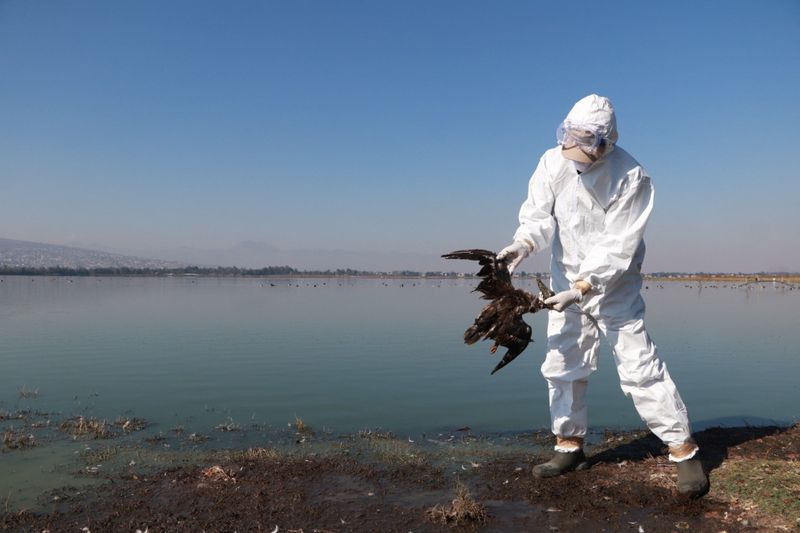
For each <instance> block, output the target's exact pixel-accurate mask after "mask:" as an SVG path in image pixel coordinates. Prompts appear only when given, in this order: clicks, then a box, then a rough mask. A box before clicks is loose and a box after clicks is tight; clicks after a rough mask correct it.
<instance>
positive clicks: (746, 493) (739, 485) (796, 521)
mask: <svg viewBox="0 0 800 533" xmlns="http://www.w3.org/2000/svg"><path fill="white" fill-rule="evenodd" d="M711 487H712V489H716V490H718V491H721V492H723V493H724V494H725V495H726V496H728V497H731V498H738V499H740V500H746V501H748V502H750V503H751V504H753V505H754V506H755V507H756V508H758V509H759V510H760V511H762V512H764V513H768V514H770V515H773V516H779V517H781V518H782V519H784V520H786V521H788V522H789V524H790V527H797V526H800V461H796V460H794V461H780V460H768V459H728V460H727V461H726V462H725V463H724V464H723V465H722V466H721V467H720V468H718V469H716V470H714V471H713V472H712V474H711Z"/></svg>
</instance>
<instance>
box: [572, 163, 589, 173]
mask: <svg viewBox="0 0 800 533" xmlns="http://www.w3.org/2000/svg"><path fill="white" fill-rule="evenodd" d="M572 164H573V165H575V170H577V171H578V172H586V170H587V169H588V168H589V167H590V166H592V164H591V163H581V162H580V161H573V162H572Z"/></svg>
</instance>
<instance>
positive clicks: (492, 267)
mask: <svg viewBox="0 0 800 533" xmlns="http://www.w3.org/2000/svg"><path fill="white" fill-rule="evenodd" d="M442 257H444V258H445V259H467V260H471V261H477V262H478V264H480V265H481V269H480V270H479V271H478V273H477V276H478V277H480V278H481V281H480V283H478V286H477V287H476V288H475V289H474V290H475V291H477V292H480V293H482V296H481V298H483V299H486V300H491V302H489V303H488V304H486V306H485V307H484V308H483V309H482V310H481V313H480V314H479V315H478V317H477V318H476V319H475V322H474V323H473V324H472V325H471V326H470V327H469V328H468V329H467V331H465V332H464V342H465V343H466V344H474V343H476V342H478V341H479V340H484V339H492V340H493V341H495V344H494V345H493V347H492V352H494V351H495V349H496V348H497V346H503V347H505V348H508V351H507V352H506V353H505V355H504V356H503V358H502V359H501V360H500V362H499V363H497V366H496V367H495V368H494V370H492V374H494V373H495V372H497V371H498V370H500V369H501V368H503V367H504V366H506V365H507V364H508V363H510V362H511V361H513V360H514V359H515V358H516V357H517V356H518V355H519V354H521V353H522V352H523V351H524V350H525V348H527V346H528V343H530V341H531V328H530V326H529V325H528V324H526V323H525V321H524V320H522V315H523V314H525V313H535V312H536V311H538V310H540V309H545V308H547V307H548V306H546V305H544V303H543V298H546V297H549V296H551V295H552V291H550V289H548V288H547V287H545V285H544V284H543V283H542V281H541V280H540V279H539V278H537V284H538V286H539V291H540V292H541V297H540V296H536V295H533V294H531V293H529V292H527V291H523V290H521V289H515V288H514V286H513V285H512V283H511V275H510V274H509V273H508V268H507V267H506V264H505V262H504V261H498V260H497V256H496V254H495V253H494V252H492V251H490V250H481V249H472V250H457V251H455V252H450V253H449V254H444V255H443V256H442Z"/></svg>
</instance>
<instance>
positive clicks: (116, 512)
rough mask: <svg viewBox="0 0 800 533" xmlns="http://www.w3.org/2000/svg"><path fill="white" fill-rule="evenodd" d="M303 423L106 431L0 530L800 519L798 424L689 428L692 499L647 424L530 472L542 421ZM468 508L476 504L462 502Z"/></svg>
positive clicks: (621, 524)
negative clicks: (132, 445)
mask: <svg viewBox="0 0 800 533" xmlns="http://www.w3.org/2000/svg"><path fill="white" fill-rule="evenodd" d="M303 433H305V434H303ZM297 436H298V438H297V442H296V444H295V445H294V446H293V447H290V448H281V449H278V448H249V449H244V450H211V449H209V450H203V451H201V452H194V454H193V455H189V456H187V457H183V460H182V461H177V462H174V463H172V464H170V465H167V466H164V465H161V466H158V465H156V464H151V465H149V466H147V465H141V464H136V463H135V462H133V461H131V462H128V461H127V456H126V455H125V450H124V448H120V447H119V446H116V447H115V445H113V444H112V443H110V442H109V443H108V446H107V447H106V448H103V447H96V449H95V450H93V455H92V456H90V457H87V464H88V463H92V462H99V461H101V460H102V461H104V462H105V463H108V464H112V463H113V460H114V457H119V458H121V459H124V460H121V461H120V462H119V464H118V465H117V466H116V467H115V468H109V469H104V470H103V475H102V478H103V479H104V482H103V483H99V484H96V485H92V486H89V487H81V488H80V489H78V488H74V487H62V488H59V489H57V490H55V491H50V492H48V493H46V494H43V495H42V496H41V501H42V502H43V503H45V504H46V505H44V506H43V507H42V508H40V509H38V510H37V511H32V510H24V509H22V510H21V509H10V508H8V507H6V508H5V509H4V510H3V511H2V513H0V530H2V531H26V532H27V531H37V532H41V531H45V530H47V531H50V532H58V531H87V530H88V531H92V532H98V531H131V532H134V531H136V530H137V529H138V530H141V531H148V532H157V531H234V530H236V531H275V528H276V527H277V528H278V531H279V532H280V531H283V532H290V531H294V532H299V531H303V532H311V531H318V532H324V531H330V532H333V531H337V532H339V531H341V532H345V531H442V530H454V531H681V530H686V531H715V532H717V531H723V530H724V531H746V530H759V529H765V528H788V529H795V528H800V427H799V426H798V425H795V426H792V427H777V426H770V427H742V428H712V429H707V430H704V431H701V432H699V433H697V434H696V438H697V440H698V442H699V443H700V445H701V447H702V449H703V454H704V455H703V459H704V463H705V464H706V468H707V469H708V470H709V471H710V477H711V483H712V486H711V491H710V493H709V494H708V495H707V496H706V497H705V498H702V499H700V500H696V501H689V500H686V499H682V498H681V497H679V495H678V494H677V492H676V491H675V488H674V479H675V469H674V466H673V465H671V464H670V463H669V462H668V461H667V459H666V456H665V450H664V449H663V446H662V444H661V443H660V442H659V441H658V440H657V439H655V438H654V437H652V436H651V435H649V434H647V433H644V432H625V433H620V432H607V433H606V434H605V435H603V437H602V438H601V439H599V441H598V442H595V443H594V445H592V446H591V447H590V448H588V449H587V452H588V454H589V455H590V461H591V463H592V467H591V468H590V469H589V470H588V471H584V472H575V473H571V474H568V475H565V476H562V477H560V478H555V479H546V480H540V479H535V478H533V477H532V476H531V475H530V468H531V466H532V465H534V464H536V463H537V462H539V461H541V460H544V459H545V456H546V452H542V451H541V450H542V449H544V448H542V446H541V445H544V446H545V447H546V446H547V445H548V444H549V439H550V437H549V436H548V435H546V434H545V433H537V434H533V435H529V436H526V437H525V439H527V441H528V442H529V443H530V450H540V451H539V452H538V453H536V452H533V451H531V452H528V451H526V447H525V446H524V445H525V442H522V443H521V444H522V446H498V445H497V444H496V443H494V442H492V441H490V440H488V441H483V440H481V439H480V438H476V437H474V436H471V435H470V434H469V432H462V433H459V434H458V436H457V437H456V438H454V439H449V440H446V441H443V442H442V443H440V444H428V445H423V444H422V443H416V442H411V441H409V439H407V438H398V437H395V436H394V435H391V434H389V433H381V432H377V431H375V432H361V433H359V434H355V435H351V436H348V437H343V438H338V439H333V440H325V441H324V442H322V440H321V439H315V437H314V435H313V432H312V431H311V430H310V429H307V430H306V431H305V432H300V431H298V433H297ZM315 441H317V442H315ZM94 442H96V441H94ZM432 442H433V441H432ZM145 444H146V445H147V446H150V447H151V448H156V447H157V446H158V442H150V443H145ZM114 450H116V451H114ZM13 453H25V452H24V450H15V451H13ZM459 498H460V499H459ZM464 498H466V499H464ZM456 504H458V505H456ZM466 504H469V505H472V504H474V506H473V507H468V506H467V505H466ZM464 509H471V510H472V511H476V510H477V511H480V512H473V513H472V514H469V513H466V512H463V513H461V514H459V512H458V511H459V510H462V511H463V510H464ZM84 528H86V529H84Z"/></svg>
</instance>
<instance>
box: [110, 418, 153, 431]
mask: <svg viewBox="0 0 800 533" xmlns="http://www.w3.org/2000/svg"><path fill="white" fill-rule="evenodd" d="M114 425H115V426H117V427H119V428H122V431H124V432H125V433H130V432H132V431H141V430H143V429H144V428H146V427H147V421H146V420H144V419H143V418H135V417H134V418H126V417H120V418H118V419H117V421H116V422H114Z"/></svg>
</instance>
